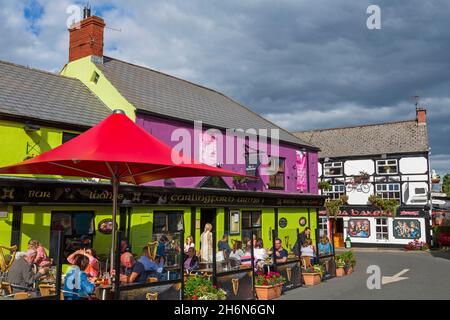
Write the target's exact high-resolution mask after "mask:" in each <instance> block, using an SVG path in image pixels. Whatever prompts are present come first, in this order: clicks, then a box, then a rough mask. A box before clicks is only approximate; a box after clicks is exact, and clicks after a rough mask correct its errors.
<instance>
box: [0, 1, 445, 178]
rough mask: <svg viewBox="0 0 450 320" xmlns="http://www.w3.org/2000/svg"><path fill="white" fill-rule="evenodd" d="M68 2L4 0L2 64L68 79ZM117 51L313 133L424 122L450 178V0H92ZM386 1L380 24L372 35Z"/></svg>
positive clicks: (434, 154)
mask: <svg viewBox="0 0 450 320" xmlns="http://www.w3.org/2000/svg"><path fill="white" fill-rule="evenodd" d="M84 3H85V2H81V1H67V0H58V1H56V0H52V1H50V0H22V1H10V0H0V28H1V29H0V30H1V32H2V35H1V37H0V59H1V60H6V61H10V62H14V63H17V64H23V65H28V66H30V67H35V68H39V69H44V70H48V71H53V72H58V71H60V70H61V69H62V67H63V66H64V64H65V63H67V59H68V41H69V40H68V39H69V37H68V32H67V26H66V25H67V21H68V19H69V17H70V15H71V12H69V13H68V11H67V10H68V8H70V6H71V5H78V6H82V5H84ZM90 4H91V7H92V10H93V13H94V14H96V15H99V16H101V17H102V18H103V19H105V22H106V23H107V29H106V30H105V55H107V56H111V57H114V58H118V59H122V60H126V61H129V62H132V63H135V64H139V65H143V66H147V67H150V68H152V69H155V70H159V71H162V72H164V73H168V74H171V75H174V76H177V77H181V78H183V79H186V80H189V81H192V82H195V83H198V84H201V85H204V86H206V87H210V88H212V89H215V90H218V91H220V92H223V93H224V94H226V95H228V96H230V97H232V98H233V99H235V100H237V101H239V102H241V103H243V104H244V105H246V106H247V107H249V108H251V109H252V110H254V111H256V112H258V113H260V114H262V115H263V116H265V117H266V118H268V119H269V120H272V121H273V122H275V123H276V124H278V125H279V126H281V127H283V128H285V129H288V130H291V131H301V130H310V129H322V128H332V127H342V126H353V125H361V124H368V123H380V122H386V121H401V120H410V119H414V118H415V100H414V96H420V100H419V104H420V106H423V107H426V108H427V121H428V132H429V139H430V147H431V166H432V168H433V169H436V171H437V172H438V173H440V174H443V173H447V172H449V173H450V147H449V142H448V140H449V137H450V90H449V89H450V72H449V71H450V53H449V52H450V19H449V18H450V1H448V0H433V1H423V0H372V1H366V0H321V1H314V0H289V1H288V0H277V1H273V0H270V1H268V0H267V1H266V0H227V1H223V0H208V1H207V0H179V1H175V0H158V1H154V0H142V1H137V0H128V1H119V0H112V1H104V0H91V1H90ZM369 5H378V6H379V8H380V14H381V19H380V22H381V25H380V29H369V28H368V27H367V24H366V21H367V19H368V18H369V17H370V16H371V13H367V8H368V6H369Z"/></svg>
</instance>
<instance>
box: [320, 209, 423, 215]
mask: <svg viewBox="0 0 450 320" xmlns="http://www.w3.org/2000/svg"><path fill="white" fill-rule="evenodd" d="M319 215H321V216H325V215H327V211H326V210H325V209H324V210H319ZM337 216H338V217H394V215H393V214H392V213H390V212H384V211H381V210H379V209H377V208H375V207H342V209H341V210H339V213H338V214H337ZM396 216H401V217H423V216H425V211H424V209H422V208H399V209H398V210H397V215H396Z"/></svg>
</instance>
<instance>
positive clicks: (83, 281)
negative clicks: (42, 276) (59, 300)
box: [63, 255, 95, 300]
mask: <svg viewBox="0 0 450 320" xmlns="http://www.w3.org/2000/svg"><path fill="white" fill-rule="evenodd" d="M88 265H89V259H88V258H87V257H85V256H82V255H78V256H76V258H75V261H74V264H73V265H72V266H71V267H70V268H69V270H68V271H67V274H66V278H65V279H64V289H63V290H64V299H66V300H80V299H85V298H88V297H89V295H90V294H92V293H93V292H94V289H95V285H94V284H93V283H91V282H89V280H88V277H87V274H86V272H84V271H83V270H85V269H86V268H87V266H88Z"/></svg>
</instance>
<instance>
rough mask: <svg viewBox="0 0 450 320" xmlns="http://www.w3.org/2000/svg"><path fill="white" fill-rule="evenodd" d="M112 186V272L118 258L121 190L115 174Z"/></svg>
mask: <svg viewBox="0 0 450 320" xmlns="http://www.w3.org/2000/svg"><path fill="white" fill-rule="evenodd" d="M111 183H112V188H113V195H112V201H113V208H112V221H113V224H112V233H111V238H112V239H111V257H110V260H109V261H110V268H109V270H110V272H112V270H114V261H115V260H116V259H114V256H115V253H116V250H115V249H116V233H117V230H116V225H117V222H116V216H117V197H118V193H119V192H118V191H119V179H117V177H116V176H113V178H112V180H111ZM116 277H119V275H118V274H116Z"/></svg>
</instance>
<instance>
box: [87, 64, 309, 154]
mask: <svg viewBox="0 0 450 320" xmlns="http://www.w3.org/2000/svg"><path fill="white" fill-rule="evenodd" d="M93 62H94V63H95V64H96V65H97V67H98V68H99V69H100V70H101V71H102V73H103V74H104V75H105V76H106V78H107V79H108V80H109V81H110V82H111V83H112V84H113V85H114V87H116V89H117V90H119V92H120V93H121V94H122V95H123V96H124V97H125V99H127V100H128V101H129V102H130V103H131V104H133V105H134V107H136V109H138V111H139V110H141V111H147V112H151V113H153V114H157V115H162V116H168V117H170V118H175V119H180V120H188V121H195V120H198V121H202V122H203V123H204V124H205V125H209V126H212V127H215V128H225V129H228V128H241V129H248V128H255V129H275V128H276V129H280V140H281V141H285V142H289V143H293V144H296V145H301V146H307V147H311V148H314V149H315V147H314V146H313V145H311V144H309V143H307V142H305V141H302V140H301V139H299V138H297V137H295V136H294V135H293V134H291V133H290V132H288V131H286V130H284V129H281V128H280V127H278V126H277V125H275V124H273V123H272V122H270V121H268V120H266V119H264V118H263V117H261V116H260V115H258V114H257V113H255V112H253V111H251V110H250V109H248V108H246V107H244V106H242V105H241V104H239V103H237V102H236V101H234V100H232V99H230V98H229V97H227V96H225V95H223V94H222V93H220V92H217V91H214V90H212V89H208V88H205V87H203V86H200V85H196V84H193V83H191V82H189V81H186V80H182V79H179V78H176V77H173V76H170V75H167V74H164V73H161V72H158V71H155V70H152V69H148V68H145V67H141V66H137V65H133V64H131V63H128V62H124V61H120V60H117V59H114V58H109V57H103V61H101V60H98V59H93ZM269 133H270V131H269Z"/></svg>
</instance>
